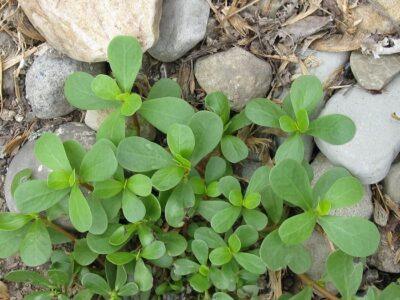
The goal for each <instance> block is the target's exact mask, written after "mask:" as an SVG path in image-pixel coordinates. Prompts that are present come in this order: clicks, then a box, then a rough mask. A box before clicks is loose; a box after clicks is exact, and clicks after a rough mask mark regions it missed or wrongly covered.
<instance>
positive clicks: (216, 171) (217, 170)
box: [204, 156, 227, 184]
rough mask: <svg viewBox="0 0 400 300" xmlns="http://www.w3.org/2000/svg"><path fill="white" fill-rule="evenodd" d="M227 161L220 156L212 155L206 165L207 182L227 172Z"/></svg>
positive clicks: (205, 176)
mask: <svg viewBox="0 0 400 300" xmlns="http://www.w3.org/2000/svg"><path fill="white" fill-rule="evenodd" d="M226 168H227V164H226V161H225V160H224V159H223V158H221V157H218V156H212V157H211V158H210V159H209V160H208V162H207V165H206V170H205V175H204V178H205V181H206V183H207V184H209V183H211V182H213V181H216V180H218V179H220V178H221V177H222V176H224V175H225V173H226Z"/></svg>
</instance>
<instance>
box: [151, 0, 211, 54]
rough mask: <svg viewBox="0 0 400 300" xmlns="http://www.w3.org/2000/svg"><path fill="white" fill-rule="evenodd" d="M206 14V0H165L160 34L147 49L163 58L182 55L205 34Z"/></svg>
mask: <svg viewBox="0 0 400 300" xmlns="http://www.w3.org/2000/svg"><path fill="white" fill-rule="evenodd" d="M209 15H210V6H209V5H208V3H207V1H205V0H164V2H163V8H162V16H161V22H160V36H159V39H158V41H157V42H156V44H155V45H154V46H153V47H152V48H150V49H149V53H150V54H151V55H152V56H153V57H154V58H156V59H158V60H160V61H163V62H171V61H174V60H177V59H178V58H180V57H182V56H183V55H184V54H185V53H186V52H188V51H189V50H190V49H192V48H193V47H194V46H196V44H197V43H199V42H200V41H201V40H202V39H203V38H204V36H205V34H206V28H207V21H208V17H209Z"/></svg>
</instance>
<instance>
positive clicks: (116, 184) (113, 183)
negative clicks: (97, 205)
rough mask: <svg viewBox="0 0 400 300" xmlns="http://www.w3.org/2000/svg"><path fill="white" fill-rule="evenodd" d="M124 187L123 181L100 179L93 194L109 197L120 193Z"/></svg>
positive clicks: (101, 197)
mask: <svg viewBox="0 0 400 300" xmlns="http://www.w3.org/2000/svg"><path fill="white" fill-rule="evenodd" d="M123 188H124V185H123V183H122V182H120V181H118V180H115V179H107V180H105V181H98V182H96V183H95V184H94V191H93V195H94V196H96V197H97V198H99V199H109V198H111V197H114V196H115V195H118V194H119V193H120V192H121V191H122V189H123Z"/></svg>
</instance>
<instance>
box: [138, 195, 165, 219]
mask: <svg viewBox="0 0 400 300" xmlns="http://www.w3.org/2000/svg"><path fill="white" fill-rule="evenodd" d="M142 202H143V204H144V206H145V207H146V216H145V219H146V220H148V221H151V222H155V221H157V220H158V219H159V218H160V216H161V205H160V202H159V201H158V199H157V198H156V197H155V196H154V195H152V194H150V195H149V196H147V197H146V198H145V199H143V201H142Z"/></svg>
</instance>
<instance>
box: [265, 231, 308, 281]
mask: <svg viewBox="0 0 400 300" xmlns="http://www.w3.org/2000/svg"><path fill="white" fill-rule="evenodd" d="M260 257H261V259H262V260H263V261H264V262H265V264H266V266H267V268H268V269H270V270H272V271H277V270H281V269H283V268H285V267H286V266H289V268H290V269H291V270H292V271H293V272H295V273H296V274H302V273H305V272H306V271H307V270H308V269H309V268H310V267H311V262H312V261H311V255H310V253H309V252H308V251H307V250H306V249H305V248H304V246H303V245H301V244H298V245H287V244H285V243H284V242H283V241H282V240H281V238H280V237H279V232H278V230H274V231H273V232H271V233H270V234H268V235H267V237H266V238H265V239H264V240H263V242H262V243H261V248H260Z"/></svg>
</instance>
